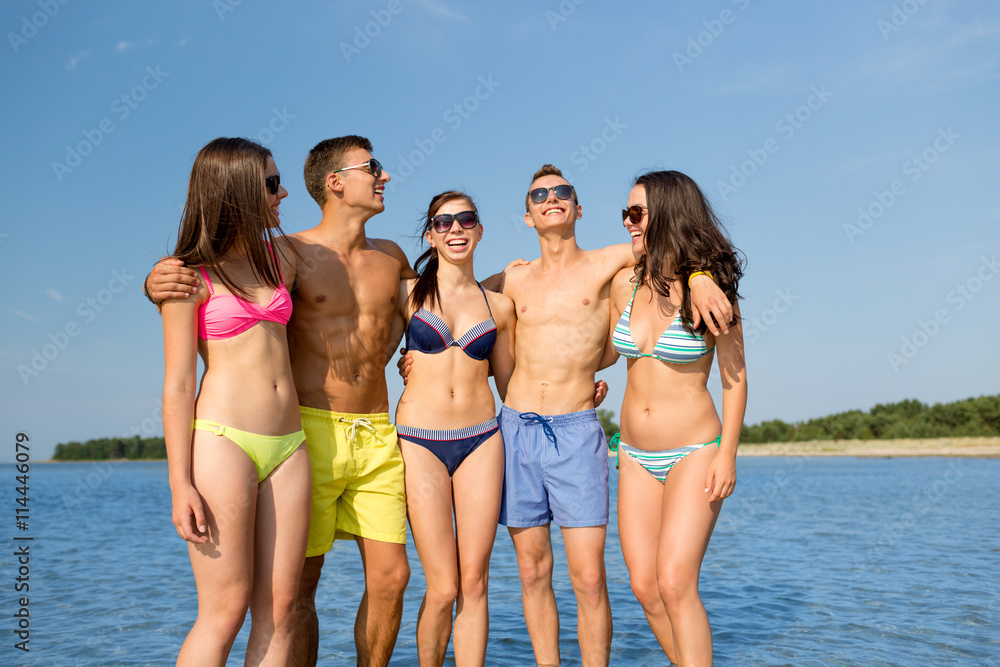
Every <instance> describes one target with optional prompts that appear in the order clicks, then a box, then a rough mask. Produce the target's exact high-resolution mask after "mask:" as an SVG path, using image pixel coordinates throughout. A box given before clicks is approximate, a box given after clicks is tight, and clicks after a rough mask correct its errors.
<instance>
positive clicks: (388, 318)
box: [148, 148, 416, 667]
mask: <svg viewBox="0 0 1000 667" xmlns="http://www.w3.org/2000/svg"><path fill="white" fill-rule="evenodd" d="M371 157H372V155H371V153H369V152H368V151H367V150H364V149H360V148H357V149H352V150H350V151H348V153H347V155H346V157H345V159H344V162H345V164H348V165H355V164H362V163H365V162H367V161H368V160H369V159H371ZM388 181H389V175H388V174H387V173H385V172H382V174H381V175H380V177H379V178H378V179H375V178H373V176H372V175H371V174H370V173H369V172H368V171H367V170H366V169H355V170H348V171H341V172H339V173H330V174H328V175H327V176H326V188H327V197H326V201H325V202H324V203H323V206H322V208H323V218H322V220H321V221H320V223H319V224H318V225H317V226H316V227H313V228H312V229H309V230H306V231H303V232H299V233H297V234H292V235H290V236H288V237H287V238H288V240H289V241H290V242H291V244H292V245H293V247H294V248H295V249H296V250H297V251H298V253H299V255H300V258H299V259H298V260H297V262H296V268H295V278H294V288H293V291H292V299H293V304H294V309H293V314H292V319H291V320H290V321H289V323H288V347H289V354H290V357H291V364H292V375H293V378H294V381H295V389H296V391H297V392H298V400H299V404H300V405H303V406H306V407H311V408H318V409H321V410H329V411H332V412H347V413H359V414H372V413H381V412H388V410H389V398H388V389H387V387H386V381H385V365H386V363H387V361H388V360H389V358H390V355H391V351H393V350H395V348H396V346H397V345H398V344H399V341H400V339H401V338H402V333H403V327H402V318H401V317H400V316H399V315H398V313H397V308H396V299H397V296H398V293H399V283H400V280H401V279H407V278H413V277H415V276H416V274H415V273H414V272H413V270H412V269H411V268H410V265H409V262H408V261H407V259H406V255H405V254H404V253H403V251H402V250H401V249H400V248H399V246H398V245H397V244H395V243H393V242H392V241H387V240H384V239H373V238H369V237H368V236H366V233H365V223H367V222H368V220H369V219H371V218H372V217H373V216H375V215H377V214H378V213H381V212H382V211H383V210H385V204H384V186H385V183H387V182H388ZM198 282H199V281H198V279H197V276H196V275H195V272H194V271H192V270H190V269H187V268H186V267H183V266H180V265H179V262H177V261H176V260H170V259H168V260H164V261H163V262H161V263H160V264H158V265H157V266H156V267H155V268H154V270H153V273H152V274H151V275H150V278H149V282H148V285H149V292H150V294H151V295H152V297H153V298H154V300H156V301H161V300H162V299H165V298H168V297H181V296H184V295H186V294H188V293H192V291H197V285H198ZM356 541H357V543H358V548H359V550H360V552H361V558H362V562H363V564H364V570H365V593H364V595H363V597H362V599H361V605H360V607H359V609H358V615H357V619H356V621H355V626H354V637H355V643H356V645H357V651H358V662H357V664H358V665H361V666H364V667H367V666H369V665H371V666H379V665H387V664H388V662H389V658H390V656H391V655H392V650H393V647H394V646H395V642H396V635H397V634H398V632H399V624H400V620H401V617H402V611H403V591H404V589H405V588H406V584H407V582H408V580H409V575H410V569H409V564H408V562H407V559H406V549H405V545H403V544H394V543H388V542H380V541H377V540H372V539H366V538H361V537H357V538H356ZM323 559H324V557H323V556H313V557H308V558H306V560H305V565H304V567H303V571H302V578H301V581H300V585H299V595H298V599H297V601H296V628H295V637H294V643H295V648H294V653H293V659H292V664H293V665H295V666H296V667H299V666H305V665H315V664H316V660H317V654H318V642H319V625H318V619H317V616H316V605H315V596H316V587H317V585H318V583H319V577H320V573H321V570H322V567H323Z"/></svg>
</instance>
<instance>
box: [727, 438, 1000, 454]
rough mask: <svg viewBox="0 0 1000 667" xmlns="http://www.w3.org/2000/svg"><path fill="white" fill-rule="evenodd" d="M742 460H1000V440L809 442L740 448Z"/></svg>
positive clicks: (907, 439)
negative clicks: (936, 458) (840, 458)
mask: <svg viewBox="0 0 1000 667" xmlns="http://www.w3.org/2000/svg"><path fill="white" fill-rule="evenodd" d="M738 456H866V457H893V456H977V457H1000V438H905V439H899V440H808V441H803V442H772V443H766V444H759V445H756V444H742V443H741V444H740V448H739V452H738Z"/></svg>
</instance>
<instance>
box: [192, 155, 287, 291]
mask: <svg viewBox="0 0 1000 667" xmlns="http://www.w3.org/2000/svg"><path fill="white" fill-rule="evenodd" d="M270 156H271V151H269V150H267V149H266V148H264V147H263V146H261V145H260V144H258V143H256V142H254V141H250V140H249V139H240V138H227V137H221V138H219V139H215V140H213V141H211V142H209V143H208V144H207V145H206V146H205V147H204V148H202V149H201V150H200V151H199V152H198V155H197V156H196V157H195V159H194V165H193V166H192V167H191V181H190V183H189V184H188V195H187V201H186V202H185V203H184V213H183V214H182V216H181V224H180V229H179V230H178V233H177V248H176V249H175V250H174V253H173V254H174V257H176V258H177V259H180V260H183V261H184V263H185V264H188V265H199V264H200V265H203V266H206V267H208V268H210V269H211V270H212V272H213V273H215V275H217V276H218V277H219V279H220V280H221V281H222V283H223V284H224V285H225V286H226V288H227V289H228V290H229V291H230V292H232V293H234V294H238V295H239V296H240V297H242V298H244V299H249V298H250V293H249V292H248V291H247V289H246V287H245V286H241V285H237V284H236V283H235V282H234V281H233V280H232V278H230V276H229V275H228V274H227V273H226V272H225V271H224V270H223V269H222V266H221V264H220V261H219V260H220V258H221V257H224V256H225V255H226V253H228V252H229V251H230V250H232V249H233V248H234V247H242V248H245V249H246V252H247V259H249V260H250V267H251V269H252V270H253V274H254V277H256V278H257V280H259V281H260V282H261V283H263V284H265V285H267V286H269V287H273V288H275V289H276V288H277V287H278V286H279V285H281V276H280V270H279V267H278V264H277V259H276V257H275V256H274V255H273V254H272V252H271V251H270V250H269V247H268V246H270V247H272V248H273V247H274V243H273V242H274V237H275V232H274V230H278V231H279V232H280V227H272V224H273V223H272V221H273V219H274V218H273V215H272V213H271V208H270V206H269V205H268V202H267V195H266V186H265V184H264V171H265V169H266V168H267V158H269V157H270ZM264 237H266V238H267V240H266V241H265V240H264Z"/></svg>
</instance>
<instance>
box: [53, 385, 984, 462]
mask: <svg viewBox="0 0 1000 667" xmlns="http://www.w3.org/2000/svg"><path fill="white" fill-rule="evenodd" d="M597 418H598V420H599V421H600V423H601V426H602V427H603V428H604V434H605V435H606V436H607V438H608V439H609V440H610V439H611V437H612V436H613V435H614V434H615V433H618V424H617V423H615V421H614V418H615V413H614V412H613V411H611V410H604V409H599V410H598V411H597ZM975 436H992V437H996V436H1000V395H997V396H980V397H979V398H967V399H965V400H962V401H955V402H954V403H938V404H935V405H931V406H928V405H926V404H925V403H921V402H920V401H917V400H913V399H909V400H906V401H900V402H899V403H887V404H885V405H876V406H875V407H874V408H872V409H871V410H869V411H867V412H862V411H861V410H849V411H848V412H841V413H838V414H835V415H830V416H828V417H819V418H817V419H810V420H809V421H805V422H795V423H793V424H788V423H786V422H783V421H781V420H780V419H772V420H771V421H766V422H761V423H760V424H755V425H753V426H747V425H746V424H744V425H743V429H742V431H741V432H740V442H741V443H746V444H754V443H763V442H796V441H803V440H891V439H894V438H957V437H975ZM52 458H53V459H55V460H57V461H88V460H91V461H97V460H105V459H165V458H167V448H166V445H165V443H164V441H163V438H140V437H139V436H133V437H131V438H99V439H97V440H88V441H86V442H67V443H62V444H59V445H56V450H55V454H54V455H53V457H52Z"/></svg>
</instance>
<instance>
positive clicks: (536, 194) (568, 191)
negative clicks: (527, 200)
mask: <svg viewBox="0 0 1000 667" xmlns="http://www.w3.org/2000/svg"><path fill="white" fill-rule="evenodd" d="M549 190H552V192H554V193H555V195H556V197H558V198H559V199H569V198H570V197H572V196H573V186H572V185H557V186H555V187H554V188H535V189H534V190H532V191H531V192H529V193H528V196H529V197H531V201H532V203H535V204H541V203H542V202H543V201H545V200H546V199H548V198H549Z"/></svg>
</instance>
